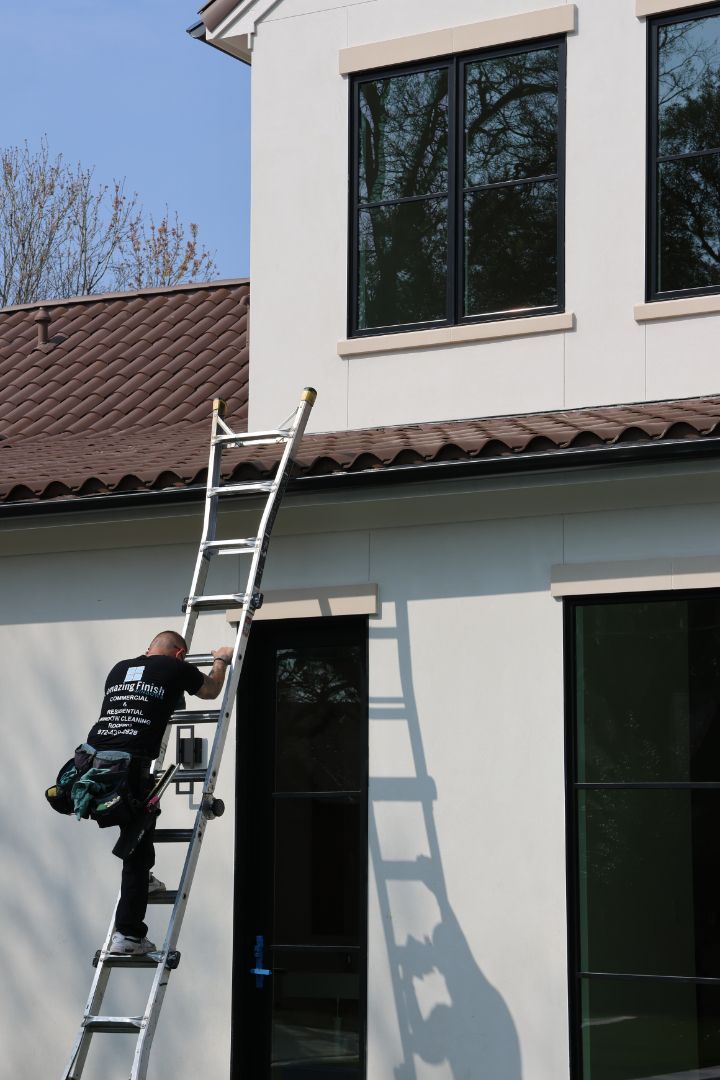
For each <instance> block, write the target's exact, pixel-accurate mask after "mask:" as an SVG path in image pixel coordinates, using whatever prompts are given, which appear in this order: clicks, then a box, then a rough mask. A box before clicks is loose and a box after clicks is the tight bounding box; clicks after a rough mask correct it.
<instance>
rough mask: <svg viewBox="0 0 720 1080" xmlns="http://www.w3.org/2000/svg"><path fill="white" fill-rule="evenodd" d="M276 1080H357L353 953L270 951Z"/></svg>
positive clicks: (355, 966) (356, 982) (356, 988)
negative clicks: (319, 1078)
mask: <svg viewBox="0 0 720 1080" xmlns="http://www.w3.org/2000/svg"><path fill="white" fill-rule="evenodd" d="M271 982H272V987H273V1021H272V1067H271V1074H272V1076H273V1077H274V1078H276V1080H315V1078H317V1077H327V1080H360V1035H359V1031H360V1024H359V994H360V979H359V976H358V957H357V953H354V952H353V953H351V952H342V951H339V952H332V953H313V952H312V951H310V950H309V951H307V952H305V951H304V950H303V951H298V952H288V951H285V950H284V949H274V950H273V974H272V979H271Z"/></svg>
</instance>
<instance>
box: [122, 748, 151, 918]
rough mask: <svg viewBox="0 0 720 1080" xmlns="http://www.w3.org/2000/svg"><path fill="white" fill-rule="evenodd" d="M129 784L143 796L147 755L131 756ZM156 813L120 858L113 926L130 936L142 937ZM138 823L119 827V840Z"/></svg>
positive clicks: (147, 784)
mask: <svg viewBox="0 0 720 1080" xmlns="http://www.w3.org/2000/svg"><path fill="white" fill-rule="evenodd" d="M130 785H131V788H132V790H133V791H134V793H135V794H137V796H138V797H141V796H145V795H146V794H147V792H148V791H149V790H150V788H151V787H152V781H151V780H150V778H149V762H148V760H147V759H146V758H133V760H132V762H131V763H130ZM155 821H156V817H155V815H154V814H153V815H152V817H151V818H150V820H149V824H148V826H147V829H146V831H145V833H144V834H143V836H142V839H141V840H140V843H139V844H138V845H137V847H136V848H135V850H134V851H133V853H132V855H128V857H127V858H125V859H123V868H122V878H121V885H120V900H119V902H118V906H117V912H116V913H115V929H116V930H119V931H120V933H121V934H126V935H130V936H131V937H144V936H145V934H147V926H146V924H145V922H144V919H145V912H146V910H147V902H148V881H149V877H150V869H151V867H153V866H154V865H155V845H154V844H153V834H154V832H155ZM137 828H138V826H137V823H133V822H131V823H130V824H129V825H124V826H123V827H122V828H121V829H120V840H121V841H125V840H129V839H130V838H131V837H133V836H134V835H136V834H137Z"/></svg>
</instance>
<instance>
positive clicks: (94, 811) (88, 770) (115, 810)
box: [45, 743, 145, 829]
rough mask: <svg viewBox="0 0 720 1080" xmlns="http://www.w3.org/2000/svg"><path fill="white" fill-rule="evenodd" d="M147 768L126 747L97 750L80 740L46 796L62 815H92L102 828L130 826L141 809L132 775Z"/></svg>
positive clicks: (140, 801)
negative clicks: (123, 748) (134, 758)
mask: <svg viewBox="0 0 720 1080" xmlns="http://www.w3.org/2000/svg"><path fill="white" fill-rule="evenodd" d="M143 764H144V763H143ZM131 765H132V766H134V767H133V768H132V769H131ZM138 765H140V769H138ZM144 771H145V770H144V769H143V768H142V765H141V763H140V762H137V761H133V758H132V756H131V755H130V754H128V753H127V751H125V750H96V749H95V748H94V747H93V746H90V745H89V744H88V743H81V744H80V746H78V748H77V749H76V751H75V753H74V755H73V757H71V758H70V759H69V760H68V761H66V762H65V764H64V765H63V766H62V767H61V769H60V771H59V772H58V775H57V780H56V781H55V783H54V784H53V786H52V787H49V788H48V789H47V790H46V792H45V798H46V799H47V801H48V802H49V803H50V805H51V806H52V808H53V810H57V812H58V813H59V814H74V815H75V817H76V818H77V819H78V821H79V820H80V819H81V818H92V820H93V821H96V822H97V823H98V825H99V826H100V828H101V829H106V828H108V827H109V826H111V825H127V824H129V822H131V821H132V820H133V818H135V817H137V815H138V814H139V813H140V812H141V809H142V798H141V797H140V798H138V797H137V796H136V795H135V794H134V791H133V788H134V787H135V785H134V784H133V785H132V786H131V783H130V778H131V775H132V774H134V776H133V778H134V779H136V778H137V774H138V772H140V773H141V774H142V772H144Z"/></svg>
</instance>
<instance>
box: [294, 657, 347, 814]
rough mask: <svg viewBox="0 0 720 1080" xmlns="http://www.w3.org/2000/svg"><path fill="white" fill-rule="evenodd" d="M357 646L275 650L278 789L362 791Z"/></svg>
mask: <svg viewBox="0 0 720 1080" xmlns="http://www.w3.org/2000/svg"><path fill="white" fill-rule="evenodd" d="M362 686H363V676H362V654H361V650H360V648H359V646H337V647H327V648H317V647H315V648H313V649H307V650H304V649H279V650H278V651H277V653H276V687H277V689H276V695H277V697H276V709H277V747H276V762H275V790H276V791H285V792H291V791H359V790H360V788H361V786H362V785H361V775H360V761H361V760H363V759H364V755H363V754H361V753H359V739H360V733H361V731H362V723H363V708H364V701H363V696H362V691H361V687H362Z"/></svg>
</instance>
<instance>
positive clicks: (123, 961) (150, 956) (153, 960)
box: [92, 838, 180, 970]
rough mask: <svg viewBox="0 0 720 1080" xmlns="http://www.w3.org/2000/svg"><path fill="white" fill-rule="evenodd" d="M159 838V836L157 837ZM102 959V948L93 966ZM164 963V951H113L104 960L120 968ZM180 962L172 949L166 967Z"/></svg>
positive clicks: (108, 965) (177, 953) (105, 963)
mask: <svg viewBox="0 0 720 1080" xmlns="http://www.w3.org/2000/svg"><path fill="white" fill-rule="evenodd" d="M156 839H157V838H156ZM99 961H100V950H99V949H98V951H97V952H96V953H95V955H94V957H93V962H92V963H93V967H97V966H98V963H99ZM161 963H162V953H160V952H154V953H143V955H142V956H114V955H113V954H112V953H108V954H107V955H106V957H105V959H104V960H103V964H104V966H105V967H118V968H137V967H141V968H156V967H157V966H158V964H161ZM179 963H180V953H179V952H178V951H177V949H172V950H171V951H170V952H169V953H168V954H167V959H166V961H165V967H166V968H170V969H172V970H174V969H175V968H176V967H177V966H178V964H179Z"/></svg>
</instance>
